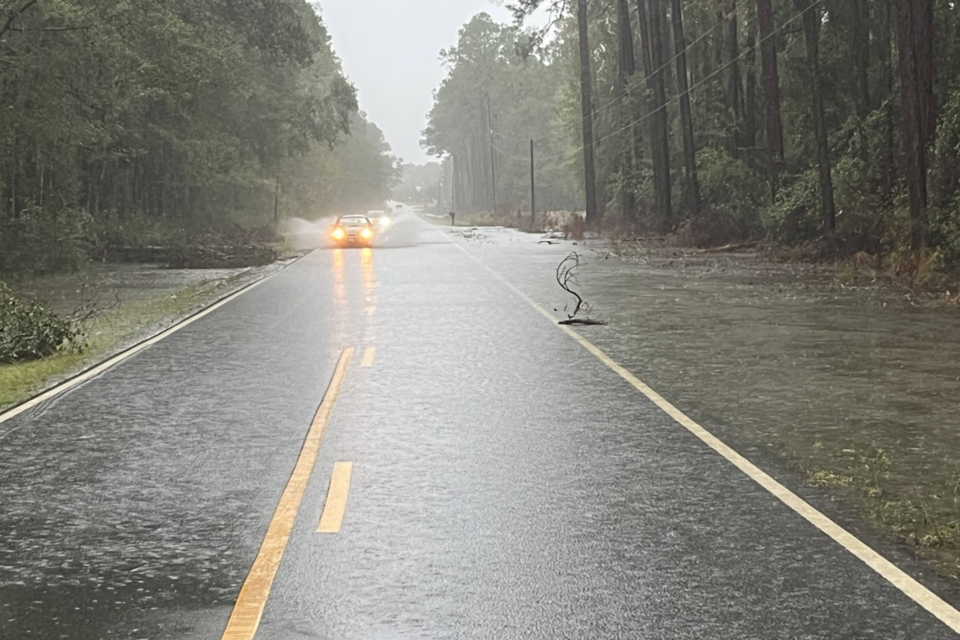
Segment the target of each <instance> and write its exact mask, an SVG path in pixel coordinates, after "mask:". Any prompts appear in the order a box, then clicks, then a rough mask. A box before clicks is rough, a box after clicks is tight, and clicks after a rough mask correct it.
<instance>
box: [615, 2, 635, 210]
mask: <svg viewBox="0 0 960 640" xmlns="http://www.w3.org/2000/svg"><path fill="white" fill-rule="evenodd" d="M617 50H618V63H619V64H618V67H617V80H618V83H619V87H618V89H619V93H620V96H621V98H626V97H627V95H628V92H629V87H630V79H631V78H632V77H633V74H634V73H636V70H637V59H636V55H635V53H634V49H633V27H632V26H631V24H630V5H629V0H617ZM626 102H627V104H628V106H629V105H631V102H630V101H629V100H627V101H626ZM621 113H622V114H624V118H625V119H628V120H629V119H632V118H633V113H632V112H631V110H630V109H629V108H626V109H622V110H621ZM634 128H635V127H634V126H630V130H631V131H630V143H626V144H622V146H621V148H622V149H623V151H622V154H623V155H622V164H621V166H622V171H623V172H624V174H625V175H626V176H628V177H631V178H632V177H633V174H634V171H635V159H634V149H633V146H634V144H633V143H634V141H635V140H636V138H635V137H634V131H633V130H634ZM620 213H621V215H622V216H623V217H624V218H625V219H626V220H629V221H630V222H631V223H632V222H635V221H636V215H637V197H636V194H635V193H634V191H633V189H632V188H631V187H629V186H626V185H621V187H620Z"/></svg>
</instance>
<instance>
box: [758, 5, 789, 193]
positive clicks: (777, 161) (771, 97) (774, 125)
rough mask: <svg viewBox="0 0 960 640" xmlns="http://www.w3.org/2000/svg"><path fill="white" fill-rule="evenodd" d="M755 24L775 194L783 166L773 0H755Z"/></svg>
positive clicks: (781, 123) (778, 73) (781, 122)
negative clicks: (758, 25) (757, 23)
mask: <svg viewBox="0 0 960 640" xmlns="http://www.w3.org/2000/svg"><path fill="white" fill-rule="evenodd" d="M757 21H758V22H759V23H760V43H761V44H760V63H761V66H762V74H763V94H764V102H765V105H766V113H765V120H766V130H767V148H768V149H769V150H770V155H771V156H773V157H772V160H773V162H772V168H773V184H774V190H776V186H777V180H778V174H779V171H780V168H781V167H782V166H783V121H782V119H781V117H780V72H779V70H778V69H777V41H776V38H775V36H774V29H775V27H774V22H773V3H772V0H757Z"/></svg>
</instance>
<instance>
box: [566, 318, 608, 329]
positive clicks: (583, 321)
mask: <svg viewBox="0 0 960 640" xmlns="http://www.w3.org/2000/svg"><path fill="white" fill-rule="evenodd" d="M558 324H563V325H567V326H586V327H592V326H595V325H605V324H607V323H606V322H604V321H603V320H593V319H591V318H570V319H569V320H561V321H560V322H559V323H558Z"/></svg>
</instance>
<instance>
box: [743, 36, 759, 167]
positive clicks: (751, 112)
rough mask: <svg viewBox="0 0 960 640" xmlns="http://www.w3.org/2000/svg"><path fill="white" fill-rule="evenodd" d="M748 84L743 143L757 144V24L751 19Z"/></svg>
mask: <svg viewBox="0 0 960 640" xmlns="http://www.w3.org/2000/svg"><path fill="white" fill-rule="evenodd" d="M747 29H748V30H747V55H746V66H747V86H746V91H745V94H744V97H743V143H744V146H745V147H748V148H750V149H753V148H755V147H756V146H757V25H756V21H755V20H751V21H750V23H749V27H748V28H747Z"/></svg>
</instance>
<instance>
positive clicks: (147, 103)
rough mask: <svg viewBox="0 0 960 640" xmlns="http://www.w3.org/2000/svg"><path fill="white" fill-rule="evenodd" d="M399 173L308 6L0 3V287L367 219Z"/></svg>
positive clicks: (297, 0) (276, 0)
mask: <svg viewBox="0 0 960 640" xmlns="http://www.w3.org/2000/svg"><path fill="white" fill-rule="evenodd" d="M398 170H399V167H398V166H397V161H396V159H395V158H394V157H393V156H392V155H391V154H390V150H389V147H388V146H387V145H386V143H385V142H384V139H383V135H382V134H381V132H380V130H379V129H378V128H377V127H376V126H375V125H374V124H372V123H370V122H368V121H367V119H366V118H365V116H364V115H363V114H362V113H360V112H359V111H358V106H357V98H356V91H355V89H354V87H353V86H352V85H351V84H350V82H349V81H348V80H347V79H346V78H345V77H344V75H343V73H342V70H341V66H340V62H339V60H338V59H337V57H336V56H335V54H334V52H333V51H332V49H331V46H330V38H329V35H328V33H327V30H326V28H325V26H324V24H323V22H322V20H321V18H320V17H319V9H318V8H316V7H314V6H311V4H310V3H309V2H307V0H164V1H163V2H132V3H131V2H128V1H127V0H15V1H14V0H0V194H2V198H0V273H4V272H6V273H10V272H17V271H20V272H23V271H55V270H62V269H66V268H70V267H72V266H75V264H76V263H77V262H78V261H82V260H83V259H85V258H86V257H88V256H90V255H91V254H92V253H96V251H97V250H98V248H102V246H103V245H104V244H105V243H110V242H114V243H130V242H137V241H138V239H139V241H145V240H143V238H144V237H146V236H152V237H153V238H154V239H155V238H156V237H157V236H161V237H162V236H163V234H164V233H167V232H169V231H170V230H181V231H182V230H184V229H186V230H189V231H190V232H191V233H195V232H196V230H197V229H208V228H216V227H223V226H227V225H242V226H244V227H247V228H251V227H263V228H268V227H270V226H271V225H273V223H274V222H275V216H278V217H283V216H304V217H316V216H317V215H320V214H322V213H326V212H328V211H329V210H331V209H334V208H337V207H350V206H367V205H368V204H373V203H377V202H382V201H383V198H384V197H385V196H386V195H387V194H388V193H389V189H390V187H391V186H392V184H393V182H394V180H395V179H396V178H397V174H398ZM161 239H162V238H161Z"/></svg>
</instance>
